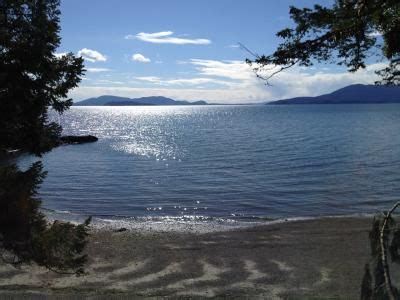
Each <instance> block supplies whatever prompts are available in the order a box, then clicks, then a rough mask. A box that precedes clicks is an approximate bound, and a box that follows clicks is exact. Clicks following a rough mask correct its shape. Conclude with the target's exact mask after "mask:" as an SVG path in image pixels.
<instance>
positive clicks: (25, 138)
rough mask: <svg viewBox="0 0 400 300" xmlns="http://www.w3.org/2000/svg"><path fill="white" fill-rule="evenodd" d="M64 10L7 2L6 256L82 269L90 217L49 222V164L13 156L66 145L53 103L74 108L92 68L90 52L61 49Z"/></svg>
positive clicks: (0, 100)
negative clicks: (20, 161)
mask: <svg viewBox="0 0 400 300" xmlns="http://www.w3.org/2000/svg"><path fill="white" fill-rule="evenodd" d="M59 16H60V11H59V1H58V0H3V1H0V24H1V26H0V104H1V110H0V153H1V154H2V156H3V157H2V160H1V162H0V249H1V253H0V254H1V259H2V260H3V261H6V262H8V263H10V264H13V265H19V264H22V263H27V262H35V263H37V264H39V265H41V266H45V267H47V268H49V269H51V270H54V271H56V272H63V273H65V272H66V273H71V272H72V273H75V274H82V273H83V272H84V269H83V267H84V263H85V262H86V260H87V257H86V256H85V255H84V254H82V252H83V249H84V247H85V245H86V243H87V235H88V225H89V221H90V220H89V219H88V220H87V221H86V222H85V223H83V224H81V225H74V224H71V223H65V222H58V221H55V222H53V223H51V224H49V223H48V221H47V220H46V219H45V217H44V215H43V214H42V213H41V211H40V204H41V200H40V199H39V198H38V197H37V189H38V187H39V185H40V183H41V182H42V181H43V179H44V178H45V176H46V173H45V172H44V171H43V170H42V169H43V168H42V164H41V162H36V163H34V164H33V165H32V166H31V167H30V168H28V169H27V170H25V171H22V170H19V169H18V167H17V166H16V165H15V164H13V163H11V161H10V160H9V159H8V157H7V154H8V153H15V151H17V150H18V151H19V152H24V153H31V154H33V155H36V156H41V155H42V154H43V153H45V152H47V151H50V150H51V149H52V148H53V147H55V146H57V145H58V144H59V141H60V135H61V130H62V128H61V126H60V125H59V124H57V123H54V122H49V121H48V117H47V112H48V109H49V108H52V109H54V110H55V111H56V112H58V113H63V112H64V111H65V110H66V109H68V108H69V107H70V105H71V104H72V99H68V97H67V93H68V91H69V90H70V89H72V88H74V87H76V86H77V85H78V83H79V82H80V80H81V75H82V74H83V71H84V70H83V60H82V58H77V57H74V55H73V54H72V53H69V54H67V55H65V56H62V57H56V56H55V55H54V53H55V51H56V49H57V47H58V46H59V44H60V36H59V31H60V27H59V21H60V20H59Z"/></svg>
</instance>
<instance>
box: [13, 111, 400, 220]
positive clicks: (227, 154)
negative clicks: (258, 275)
mask: <svg viewBox="0 0 400 300" xmlns="http://www.w3.org/2000/svg"><path fill="white" fill-rule="evenodd" d="M52 118H53V119H54V120H56V121H57V122H60V123H61V125H62V126H63V127H64V134H74V135H83V134H92V135H96V136H97V137H98V138H99V141H98V142H96V143H91V144H82V145H69V146H62V147H59V148H57V149H54V150H53V151H51V152H50V153H48V154H46V155H45V156H44V157H43V163H44V166H45V169H46V170H47V171H48V176H47V178H46V180H45V182H44V183H43V185H42V187H41V189H40V196H41V197H42V198H43V206H44V207H45V208H46V209H49V210H50V211H53V212H57V213H61V214H62V213H65V214H70V215H75V216H88V215H91V216H95V217H98V218H103V219H105V220H106V219H118V218H121V219H122V218H123V219H129V218H131V219H136V220H139V219H140V220H146V219H153V220H154V219H164V220H185V219H187V220H200V221H201V220H211V219H213V220H238V219H240V220H254V219H264V218H265V219H269V218H273V219H276V218H293V217H315V216H328V215H329V216H331V215H348V214H355V213H374V212H376V211H378V210H379V209H383V208H388V207H389V206H391V204H392V203H393V202H395V201H396V200H399V199H400V105H396V104H385V105H298V106H296V105H292V106H290V105H289V106H286V105H285V106H266V105H264V106H261V105H260V106H157V107H154V106H153V107H151V106H145V107H72V109H71V110H70V111H68V112H67V113H65V114H64V115H63V116H60V117H59V116H58V115H56V114H54V115H52ZM34 160H35V159H34V158H32V157H24V158H22V159H21V162H20V163H21V165H25V166H27V165H29V164H30V163H31V162H32V161H34Z"/></svg>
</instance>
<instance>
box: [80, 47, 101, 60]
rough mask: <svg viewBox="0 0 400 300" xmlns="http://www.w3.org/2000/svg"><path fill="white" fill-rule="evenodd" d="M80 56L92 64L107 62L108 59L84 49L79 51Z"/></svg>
mask: <svg viewBox="0 0 400 300" xmlns="http://www.w3.org/2000/svg"><path fill="white" fill-rule="evenodd" d="M78 56H82V57H83V59H85V60H87V61H90V62H96V61H106V60H107V57H106V56H105V55H103V54H101V53H100V52H98V51H96V50H92V49H88V48H83V49H81V50H79V51H78Z"/></svg>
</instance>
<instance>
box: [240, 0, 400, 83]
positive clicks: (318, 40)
mask: <svg viewBox="0 0 400 300" xmlns="http://www.w3.org/2000/svg"><path fill="white" fill-rule="evenodd" d="M290 18H291V19H292V20H293V22H294V23H295V27H294V28H285V29H283V30H281V31H279V32H278V33H277V36H278V37H280V38H282V39H283V42H281V43H280V44H279V45H278V47H277V49H276V50H275V52H273V53H272V54H270V55H261V56H260V55H255V58H254V59H248V60H247V62H248V63H249V64H251V65H252V66H253V68H254V69H255V71H256V72H257V75H258V76H259V77H261V78H263V79H265V80H266V81H267V83H268V80H269V79H270V78H272V77H273V76H274V75H276V74H277V73H279V72H281V71H283V70H285V69H288V68H290V67H292V66H294V65H300V66H311V65H313V64H314V63H315V62H318V63H321V62H331V63H332V62H336V63H337V64H339V65H345V66H346V67H347V68H348V71H350V72H355V71H357V70H359V69H362V68H365V67H366V60H367V59H370V58H371V57H375V61H380V62H386V61H387V62H388V64H387V66H386V67H384V68H383V69H381V70H378V71H377V74H378V75H380V77H381V80H380V81H377V82H376V84H385V85H398V84H400V1H398V0H336V1H335V3H334V5H333V6H332V7H323V6H321V5H314V7H313V8H302V9H299V8H296V7H291V8H290ZM268 71H269V72H268ZM265 74H267V75H265Z"/></svg>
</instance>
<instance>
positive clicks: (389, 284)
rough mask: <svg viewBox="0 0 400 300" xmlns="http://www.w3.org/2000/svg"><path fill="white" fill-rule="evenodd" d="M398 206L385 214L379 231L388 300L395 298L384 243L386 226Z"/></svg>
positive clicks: (394, 299) (397, 204)
mask: <svg viewBox="0 0 400 300" xmlns="http://www.w3.org/2000/svg"><path fill="white" fill-rule="evenodd" d="M399 205H400V202H397V203H396V204H395V205H394V206H393V207H392V209H391V210H390V211H389V212H388V213H386V214H385V218H384V219H383V224H382V228H381V231H380V238H379V241H380V251H381V253H380V256H381V260H382V267H383V275H384V277H385V285H386V290H387V293H388V296H389V299H390V300H396V297H395V295H394V293H393V287H392V282H391V279H390V273H389V265H388V262H387V249H386V243H385V234H386V230H387V226H388V222H389V220H390V218H391V216H392V214H393V212H394V211H395V210H396V208H397V207H398V206H399Z"/></svg>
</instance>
